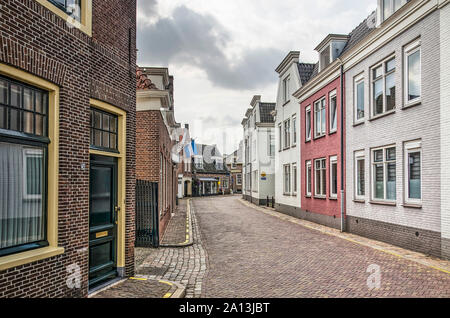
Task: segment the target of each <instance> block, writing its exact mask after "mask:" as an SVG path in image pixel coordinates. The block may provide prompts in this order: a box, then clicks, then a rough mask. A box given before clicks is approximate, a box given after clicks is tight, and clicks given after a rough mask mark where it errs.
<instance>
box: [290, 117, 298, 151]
mask: <svg viewBox="0 0 450 318" xmlns="http://www.w3.org/2000/svg"><path fill="white" fill-rule="evenodd" d="M291 124H292V146H296V145H297V115H296V114H294V115H293V116H292V123H291Z"/></svg>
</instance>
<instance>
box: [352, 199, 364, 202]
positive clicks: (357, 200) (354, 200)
mask: <svg viewBox="0 0 450 318" xmlns="http://www.w3.org/2000/svg"><path fill="white" fill-rule="evenodd" d="M353 202H355V203H366V200H363V199H353Z"/></svg>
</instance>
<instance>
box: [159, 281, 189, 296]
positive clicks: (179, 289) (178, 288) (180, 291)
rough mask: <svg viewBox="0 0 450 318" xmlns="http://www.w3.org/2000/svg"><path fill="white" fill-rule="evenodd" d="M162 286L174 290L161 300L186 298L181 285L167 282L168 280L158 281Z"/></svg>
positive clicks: (184, 289)
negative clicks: (167, 286)
mask: <svg viewBox="0 0 450 318" xmlns="http://www.w3.org/2000/svg"><path fill="white" fill-rule="evenodd" d="M159 282H160V283H162V284H167V285H169V286H171V287H172V288H173V287H175V288H176V290H175V291H174V292H173V293H172V292H168V293H166V294H165V295H164V296H163V298H184V297H185V296H186V287H185V286H183V285H181V284H180V283H177V282H173V281H168V280H160V281H159Z"/></svg>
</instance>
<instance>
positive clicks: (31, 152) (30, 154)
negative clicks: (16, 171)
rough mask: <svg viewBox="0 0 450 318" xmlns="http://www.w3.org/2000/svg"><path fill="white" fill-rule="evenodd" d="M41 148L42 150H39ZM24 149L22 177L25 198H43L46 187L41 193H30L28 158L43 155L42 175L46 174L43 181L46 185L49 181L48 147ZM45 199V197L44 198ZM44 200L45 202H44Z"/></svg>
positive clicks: (43, 184)
mask: <svg viewBox="0 0 450 318" xmlns="http://www.w3.org/2000/svg"><path fill="white" fill-rule="evenodd" d="M39 150H41V151H39ZM39 150H38V149H36V148H34V149H31V148H28V149H26V148H25V149H22V158H23V167H22V168H23V171H22V173H23V174H22V179H23V181H22V182H23V198H24V200H42V192H44V194H45V192H46V191H44V189H41V193H40V194H28V182H27V180H28V175H27V171H28V167H27V165H28V161H27V159H28V158H29V157H36V155H37V156H39V155H40V156H41V158H42V160H43V171H42V175H43V176H44V178H43V179H44V180H43V182H42V185H41V186H42V187H45V185H46V183H47V180H46V179H47V178H46V152H47V151H46V148H42V149H39ZM44 201H45V198H44ZM44 201H43V202H44Z"/></svg>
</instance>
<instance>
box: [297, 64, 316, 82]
mask: <svg viewBox="0 0 450 318" xmlns="http://www.w3.org/2000/svg"><path fill="white" fill-rule="evenodd" d="M297 65H298V72H299V74H300V81H301V82H302V85H304V84H305V83H306V82H307V81H308V80H309V78H310V77H311V74H312V72H313V71H314V67H315V64H313V63H298V64H297Z"/></svg>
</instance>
